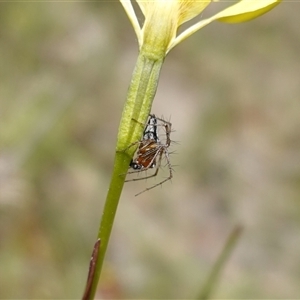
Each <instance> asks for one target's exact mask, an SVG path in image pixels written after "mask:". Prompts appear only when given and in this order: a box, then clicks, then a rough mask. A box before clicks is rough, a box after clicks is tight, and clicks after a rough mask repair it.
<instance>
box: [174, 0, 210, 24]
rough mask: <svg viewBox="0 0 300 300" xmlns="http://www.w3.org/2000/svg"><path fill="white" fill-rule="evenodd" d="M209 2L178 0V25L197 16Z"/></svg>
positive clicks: (202, 0)
mask: <svg viewBox="0 0 300 300" xmlns="http://www.w3.org/2000/svg"><path fill="white" fill-rule="evenodd" d="M210 2H211V0H201V1H195V0H186V1H178V4H179V12H180V13H179V20H178V26H179V25H181V24H183V23H185V22H187V21H189V20H191V19H193V18H194V17H196V16H198V15H199V14H200V13H201V12H202V11H203V10H204V9H205V7H206V6H207V5H208V4H209V3H210Z"/></svg>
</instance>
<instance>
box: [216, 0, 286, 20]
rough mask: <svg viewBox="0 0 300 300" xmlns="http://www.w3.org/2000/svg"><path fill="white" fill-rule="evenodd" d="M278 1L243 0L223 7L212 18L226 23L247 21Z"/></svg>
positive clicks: (272, 6)
mask: <svg viewBox="0 0 300 300" xmlns="http://www.w3.org/2000/svg"><path fill="white" fill-rule="evenodd" d="M279 3H280V0H243V1H240V2H238V3H237V4H235V5H232V6H230V7H228V8H226V9H224V10H223V11H221V12H220V13H218V14H217V15H215V16H214V19H215V20H216V19H217V20H218V21H221V22H226V23H240V22H244V21H249V20H252V19H254V18H257V17H259V16H261V15H263V14H265V13H266V12H268V11H269V10H271V9H272V8H274V7H275V6H276V5H278V4H279Z"/></svg>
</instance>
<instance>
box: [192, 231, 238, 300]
mask: <svg viewBox="0 0 300 300" xmlns="http://www.w3.org/2000/svg"><path fill="white" fill-rule="evenodd" d="M241 233H242V227H241V226H236V227H235V228H233V230H232V232H231V233H230V235H229V237H228V239H227V241H226V243H225V245H224V248H223V250H222V252H221V254H220V256H219V257H218V259H217V261H216V262H215V264H214V266H213V268H212V270H211V273H210V274H209V275H208V278H207V280H206V282H205V284H204V286H203V288H202V291H201V292H200V294H199V295H198V297H196V298H195V299H201V300H204V299H208V298H209V297H210V295H211V292H212V290H213V288H214V287H215V285H216V282H217V280H218V277H219V275H220V273H221V271H222V269H223V268H224V266H225V263H226V262H227V261H228V258H229V256H230V254H231V253H232V251H233V249H234V247H235V245H236V243H237V241H238V239H239V238H240V236H241Z"/></svg>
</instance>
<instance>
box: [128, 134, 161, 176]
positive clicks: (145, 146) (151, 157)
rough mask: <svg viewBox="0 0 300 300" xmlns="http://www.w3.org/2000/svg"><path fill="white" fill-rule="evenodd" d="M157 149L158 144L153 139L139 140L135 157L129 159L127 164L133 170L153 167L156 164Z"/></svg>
mask: <svg viewBox="0 0 300 300" xmlns="http://www.w3.org/2000/svg"><path fill="white" fill-rule="evenodd" d="M157 149H158V145H157V142H156V141H155V140H153V139H150V140H143V141H141V143H140V146H139V149H138V151H137V155H136V158H135V159H134V160H131V162H130V165H129V166H130V167H131V168H132V169H134V170H142V169H150V168H154V167H155V166H156V156H157Z"/></svg>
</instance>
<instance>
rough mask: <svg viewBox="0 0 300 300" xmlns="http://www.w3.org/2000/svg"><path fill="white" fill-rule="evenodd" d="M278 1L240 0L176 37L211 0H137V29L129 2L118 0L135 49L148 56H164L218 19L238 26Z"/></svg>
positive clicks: (264, 11) (127, 0) (135, 19)
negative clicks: (134, 39)
mask: <svg viewBox="0 0 300 300" xmlns="http://www.w3.org/2000/svg"><path fill="white" fill-rule="evenodd" d="M280 1H281V0H241V1H239V2H237V3H236V4H234V5H232V6H230V7H228V8H226V9H224V10H222V11H221V12H219V13H217V14H215V15H214V16H212V17H210V18H207V19H203V20H201V21H199V22H197V23H196V24H194V25H192V26H190V27H189V28H187V29H186V30H184V31H183V32H182V33H181V34H179V35H177V30H178V27H179V26H180V25H182V24H183V23H185V22H187V21H189V20H191V19H193V18H194V17H196V16H197V15H199V14H200V13H201V12H202V11H203V10H204V9H205V8H206V6H207V5H208V4H209V3H210V2H211V0H149V1H147V0H137V3H138V5H139V7H140V9H141V10H142V12H143V14H144V16H145V21H144V24H143V27H142V28H141V26H140V24H139V22H138V20H137V17H136V15H135V12H134V9H133V7H132V4H131V1H130V0H120V2H121V4H122V5H123V7H124V9H125V11H126V13H127V15H128V17H129V19H130V21H131V23H132V25H133V28H134V30H135V32H136V35H137V38H138V42H139V47H140V49H141V50H143V51H144V52H145V53H148V55H150V56H152V57H153V58H155V57H161V55H166V54H167V53H168V52H169V51H170V50H171V49H172V48H174V47H175V46H176V45H177V44H179V43H180V42H181V41H183V40H184V39H186V38H187V37H189V36H190V35H191V34H193V33H194V32H196V31H198V30H199V29H201V28H203V27H204V26H206V25H208V24H209V23H211V22H213V21H215V20H218V21H222V22H227V23H239V22H244V21H248V20H251V19H254V18H256V17H258V16H260V15H262V14H264V13H266V12H267V11H269V10H271V9H272V8H273V7H275V6H276V5H277V4H279V3H280Z"/></svg>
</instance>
